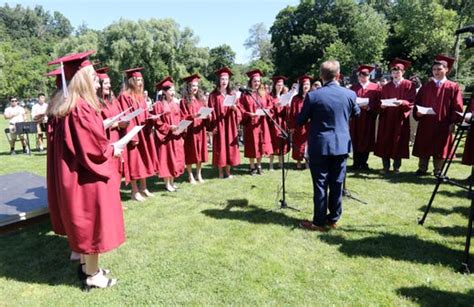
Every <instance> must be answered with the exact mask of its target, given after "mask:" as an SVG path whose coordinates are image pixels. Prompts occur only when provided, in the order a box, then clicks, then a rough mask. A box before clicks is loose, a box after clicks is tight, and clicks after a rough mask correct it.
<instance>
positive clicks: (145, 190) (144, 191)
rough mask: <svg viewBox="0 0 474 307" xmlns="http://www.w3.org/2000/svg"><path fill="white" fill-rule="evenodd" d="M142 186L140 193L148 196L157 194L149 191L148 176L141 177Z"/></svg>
mask: <svg viewBox="0 0 474 307" xmlns="http://www.w3.org/2000/svg"><path fill="white" fill-rule="evenodd" d="M140 187H141V190H140V193H141V194H142V195H145V196H146V197H153V196H155V195H153V194H152V193H151V192H150V191H148V188H147V187H146V178H141V179H140Z"/></svg>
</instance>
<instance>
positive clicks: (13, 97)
mask: <svg viewBox="0 0 474 307" xmlns="http://www.w3.org/2000/svg"><path fill="white" fill-rule="evenodd" d="M12 99H16V96H10V99H8V100H10V101H12Z"/></svg>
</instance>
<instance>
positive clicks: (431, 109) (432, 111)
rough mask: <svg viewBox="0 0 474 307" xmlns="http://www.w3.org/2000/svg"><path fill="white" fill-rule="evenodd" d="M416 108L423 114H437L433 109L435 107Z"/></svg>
mask: <svg viewBox="0 0 474 307" xmlns="http://www.w3.org/2000/svg"><path fill="white" fill-rule="evenodd" d="M416 110H417V112H418V113H420V114H421V115H436V112H435V111H434V110H433V108H427V107H422V106H416Z"/></svg>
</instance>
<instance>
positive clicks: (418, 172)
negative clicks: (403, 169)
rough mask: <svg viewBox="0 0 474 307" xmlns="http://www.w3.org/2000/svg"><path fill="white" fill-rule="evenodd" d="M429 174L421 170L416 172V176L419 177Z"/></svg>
mask: <svg viewBox="0 0 474 307" xmlns="http://www.w3.org/2000/svg"><path fill="white" fill-rule="evenodd" d="M426 174H428V172H426V171H422V170H421V169H418V170H417V171H416V172H415V176H417V177H419V176H424V175H426Z"/></svg>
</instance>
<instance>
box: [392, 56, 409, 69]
mask: <svg viewBox="0 0 474 307" xmlns="http://www.w3.org/2000/svg"><path fill="white" fill-rule="evenodd" d="M410 67H411V62H410V61H407V60H402V59H399V58H395V59H393V61H392V62H390V69H401V70H407V69H408V68H410Z"/></svg>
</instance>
